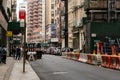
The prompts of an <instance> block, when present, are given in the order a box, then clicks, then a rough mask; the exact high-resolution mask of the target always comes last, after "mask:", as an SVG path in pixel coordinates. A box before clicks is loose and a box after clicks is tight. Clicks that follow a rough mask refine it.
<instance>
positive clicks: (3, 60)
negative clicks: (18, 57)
mask: <svg viewBox="0 0 120 80" xmlns="http://www.w3.org/2000/svg"><path fill="white" fill-rule="evenodd" d="M1 53H2V58H1V61H2V63H4V64H6V57H7V49H6V48H5V46H4V45H3V46H2V49H1Z"/></svg>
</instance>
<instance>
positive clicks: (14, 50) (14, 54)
mask: <svg viewBox="0 0 120 80" xmlns="http://www.w3.org/2000/svg"><path fill="white" fill-rule="evenodd" d="M12 55H13V58H15V56H16V48H15V47H13V48H12Z"/></svg>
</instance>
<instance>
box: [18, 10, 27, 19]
mask: <svg viewBox="0 0 120 80" xmlns="http://www.w3.org/2000/svg"><path fill="white" fill-rule="evenodd" d="M25 17H26V12H25V10H20V11H19V19H25Z"/></svg>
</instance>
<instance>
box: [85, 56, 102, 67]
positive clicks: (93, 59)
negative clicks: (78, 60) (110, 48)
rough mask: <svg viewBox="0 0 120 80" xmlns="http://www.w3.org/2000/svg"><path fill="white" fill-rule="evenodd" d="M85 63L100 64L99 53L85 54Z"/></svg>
mask: <svg viewBox="0 0 120 80" xmlns="http://www.w3.org/2000/svg"><path fill="white" fill-rule="evenodd" d="M87 63H88V64H93V65H100V64H101V55H100V54H98V55H96V54H87Z"/></svg>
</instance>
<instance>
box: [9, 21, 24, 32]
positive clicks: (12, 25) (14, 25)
mask: <svg viewBox="0 0 120 80" xmlns="http://www.w3.org/2000/svg"><path fill="white" fill-rule="evenodd" d="M21 29H22V28H21V27H20V22H9V23H8V30H9V31H12V33H13V34H19V33H21Z"/></svg>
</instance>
